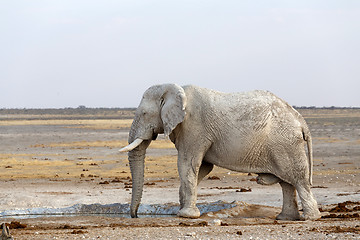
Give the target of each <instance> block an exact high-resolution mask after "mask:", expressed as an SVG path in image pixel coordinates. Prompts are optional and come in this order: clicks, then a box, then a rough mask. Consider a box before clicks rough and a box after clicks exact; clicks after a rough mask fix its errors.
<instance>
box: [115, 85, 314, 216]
mask: <svg viewBox="0 0 360 240" xmlns="http://www.w3.org/2000/svg"><path fill="white" fill-rule="evenodd" d="M161 133H164V134H165V135H166V136H169V137H170V139H171V141H172V142H173V143H174V144H175V146H176V149H177V150H178V171H179V175H180V181H181V184H180V191H179V193H180V194H179V195H180V211H179V213H178V216H181V217H189V218H197V217H199V216H200V212H199V210H198V208H197V207H196V199H197V185H198V184H199V182H200V181H201V180H202V179H203V178H204V177H205V176H206V175H207V174H209V173H210V172H211V170H212V168H213V165H216V166H219V167H223V168H226V169H230V170H233V171H238V172H246V173H257V174H259V176H258V183H260V184H274V183H280V185H281V187H282V191H283V207H282V212H281V213H280V214H279V215H278V216H277V219H284V220H285V219H286V220H298V219H301V217H300V215H299V211H298V206H297V200H296V191H297V192H298V194H299V196H300V199H301V203H302V206H303V211H304V214H303V216H302V219H318V218H319V217H320V212H319V210H318V207H317V202H316V200H315V199H314V197H313V194H312V192H311V189H310V187H311V184H312V167H313V162H312V143H311V135H310V131H309V128H308V126H307V124H306V122H305V120H304V119H303V117H302V116H301V115H300V114H299V113H298V112H297V111H296V110H295V109H294V108H292V107H291V106H290V105H289V104H287V103H286V102H285V101H283V100H282V99H280V98H278V97H276V96H275V95H274V94H272V93H270V92H268V91H251V92H245V93H221V92H217V91H213V90H209V89H205V88H200V87H196V86H184V87H180V86H178V85H176V84H164V85H156V86H152V87H150V88H149V89H148V90H146V91H145V93H144V95H143V98H142V100H141V103H140V105H139V107H138V108H137V110H136V113H135V118H134V121H133V123H132V126H131V129H130V133H129V145H128V146H127V147H124V148H123V149H121V150H120V151H122V152H124V151H129V153H128V155H129V163H130V169H131V174H132V181H133V189H132V199H131V207H130V213H131V216H132V217H137V210H138V207H139V204H140V201H141V197H142V190H143V184H144V157H145V152H146V149H147V147H148V146H149V144H150V142H151V141H152V140H155V139H156V137H157V135H158V134H161ZM305 143H306V145H305ZM305 146H307V148H308V151H307V152H306V150H305Z"/></svg>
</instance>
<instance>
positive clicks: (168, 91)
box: [120, 84, 186, 217]
mask: <svg viewBox="0 0 360 240" xmlns="http://www.w3.org/2000/svg"><path fill="white" fill-rule="evenodd" d="M185 107H186V96H185V92H184V89H183V88H182V87H180V86H178V85H176V84H164V85H156V86H152V87H150V88H149V89H148V90H146V91H145V93H144V95H143V97H142V100H141V102H140V105H139V107H138V108H137V110H136V112H135V118H134V121H133V123H132V125H131V129H130V133H129V140H128V142H129V145H128V146H126V147H124V148H122V149H120V152H129V153H128V157H129V164H130V170H131V176H132V184H133V187H132V197H131V206H130V214H131V217H137V210H138V207H139V205H140V201H141V197H142V191H143V185H144V159H145V153H146V149H147V147H148V146H149V144H150V142H151V140H155V139H156V137H157V135H158V134H161V133H164V134H165V136H169V135H170V134H171V132H172V131H173V130H174V129H175V128H176V126H177V125H178V124H180V123H181V122H182V121H183V120H184V118H185Z"/></svg>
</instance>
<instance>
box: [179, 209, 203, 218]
mask: <svg viewBox="0 0 360 240" xmlns="http://www.w3.org/2000/svg"><path fill="white" fill-rule="evenodd" d="M177 215H178V217H183V218H199V217H200V211H199V209H198V208H197V207H194V208H190V207H188V208H182V209H180V211H179V212H178V214H177Z"/></svg>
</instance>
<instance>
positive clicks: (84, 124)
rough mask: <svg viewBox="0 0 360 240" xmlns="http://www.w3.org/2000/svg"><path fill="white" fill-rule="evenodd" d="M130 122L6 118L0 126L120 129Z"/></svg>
mask: <svg viewBox="0 0 360 240" xmlns="http://www.w3.org/2000/svg"><path fill="white" fill-rule="evenodd" d="M131 123H132V120H131V119H94V120H92V119H89V120H59V119H56V120H8V121H0V126H24V125H27V126H33V125H49V126H54V125H63V126H65V127H68V128H87V129H121V128H130V127H131Z"/></svg>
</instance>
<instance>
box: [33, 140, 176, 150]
mask: <svg viewBox="0 0 360 240" xmlns="http://www.w3.org/2000/svg"><path fill="white" fill-rule="evenodd" d="M126 145H128V142H127V141H93V142H89V141H80V142H57V143H48V144H36V145H32V146H31V147H35V148H40V147H41V148H55V147H60V148H70V149H74V148H91V147H106V148H122V147H124V146H126ZM149 148H154V149H170V148H174V144H173V143H172V142H171V141H170V140H156V141H152V142H151V144H150V146H149Z"/></svg>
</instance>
